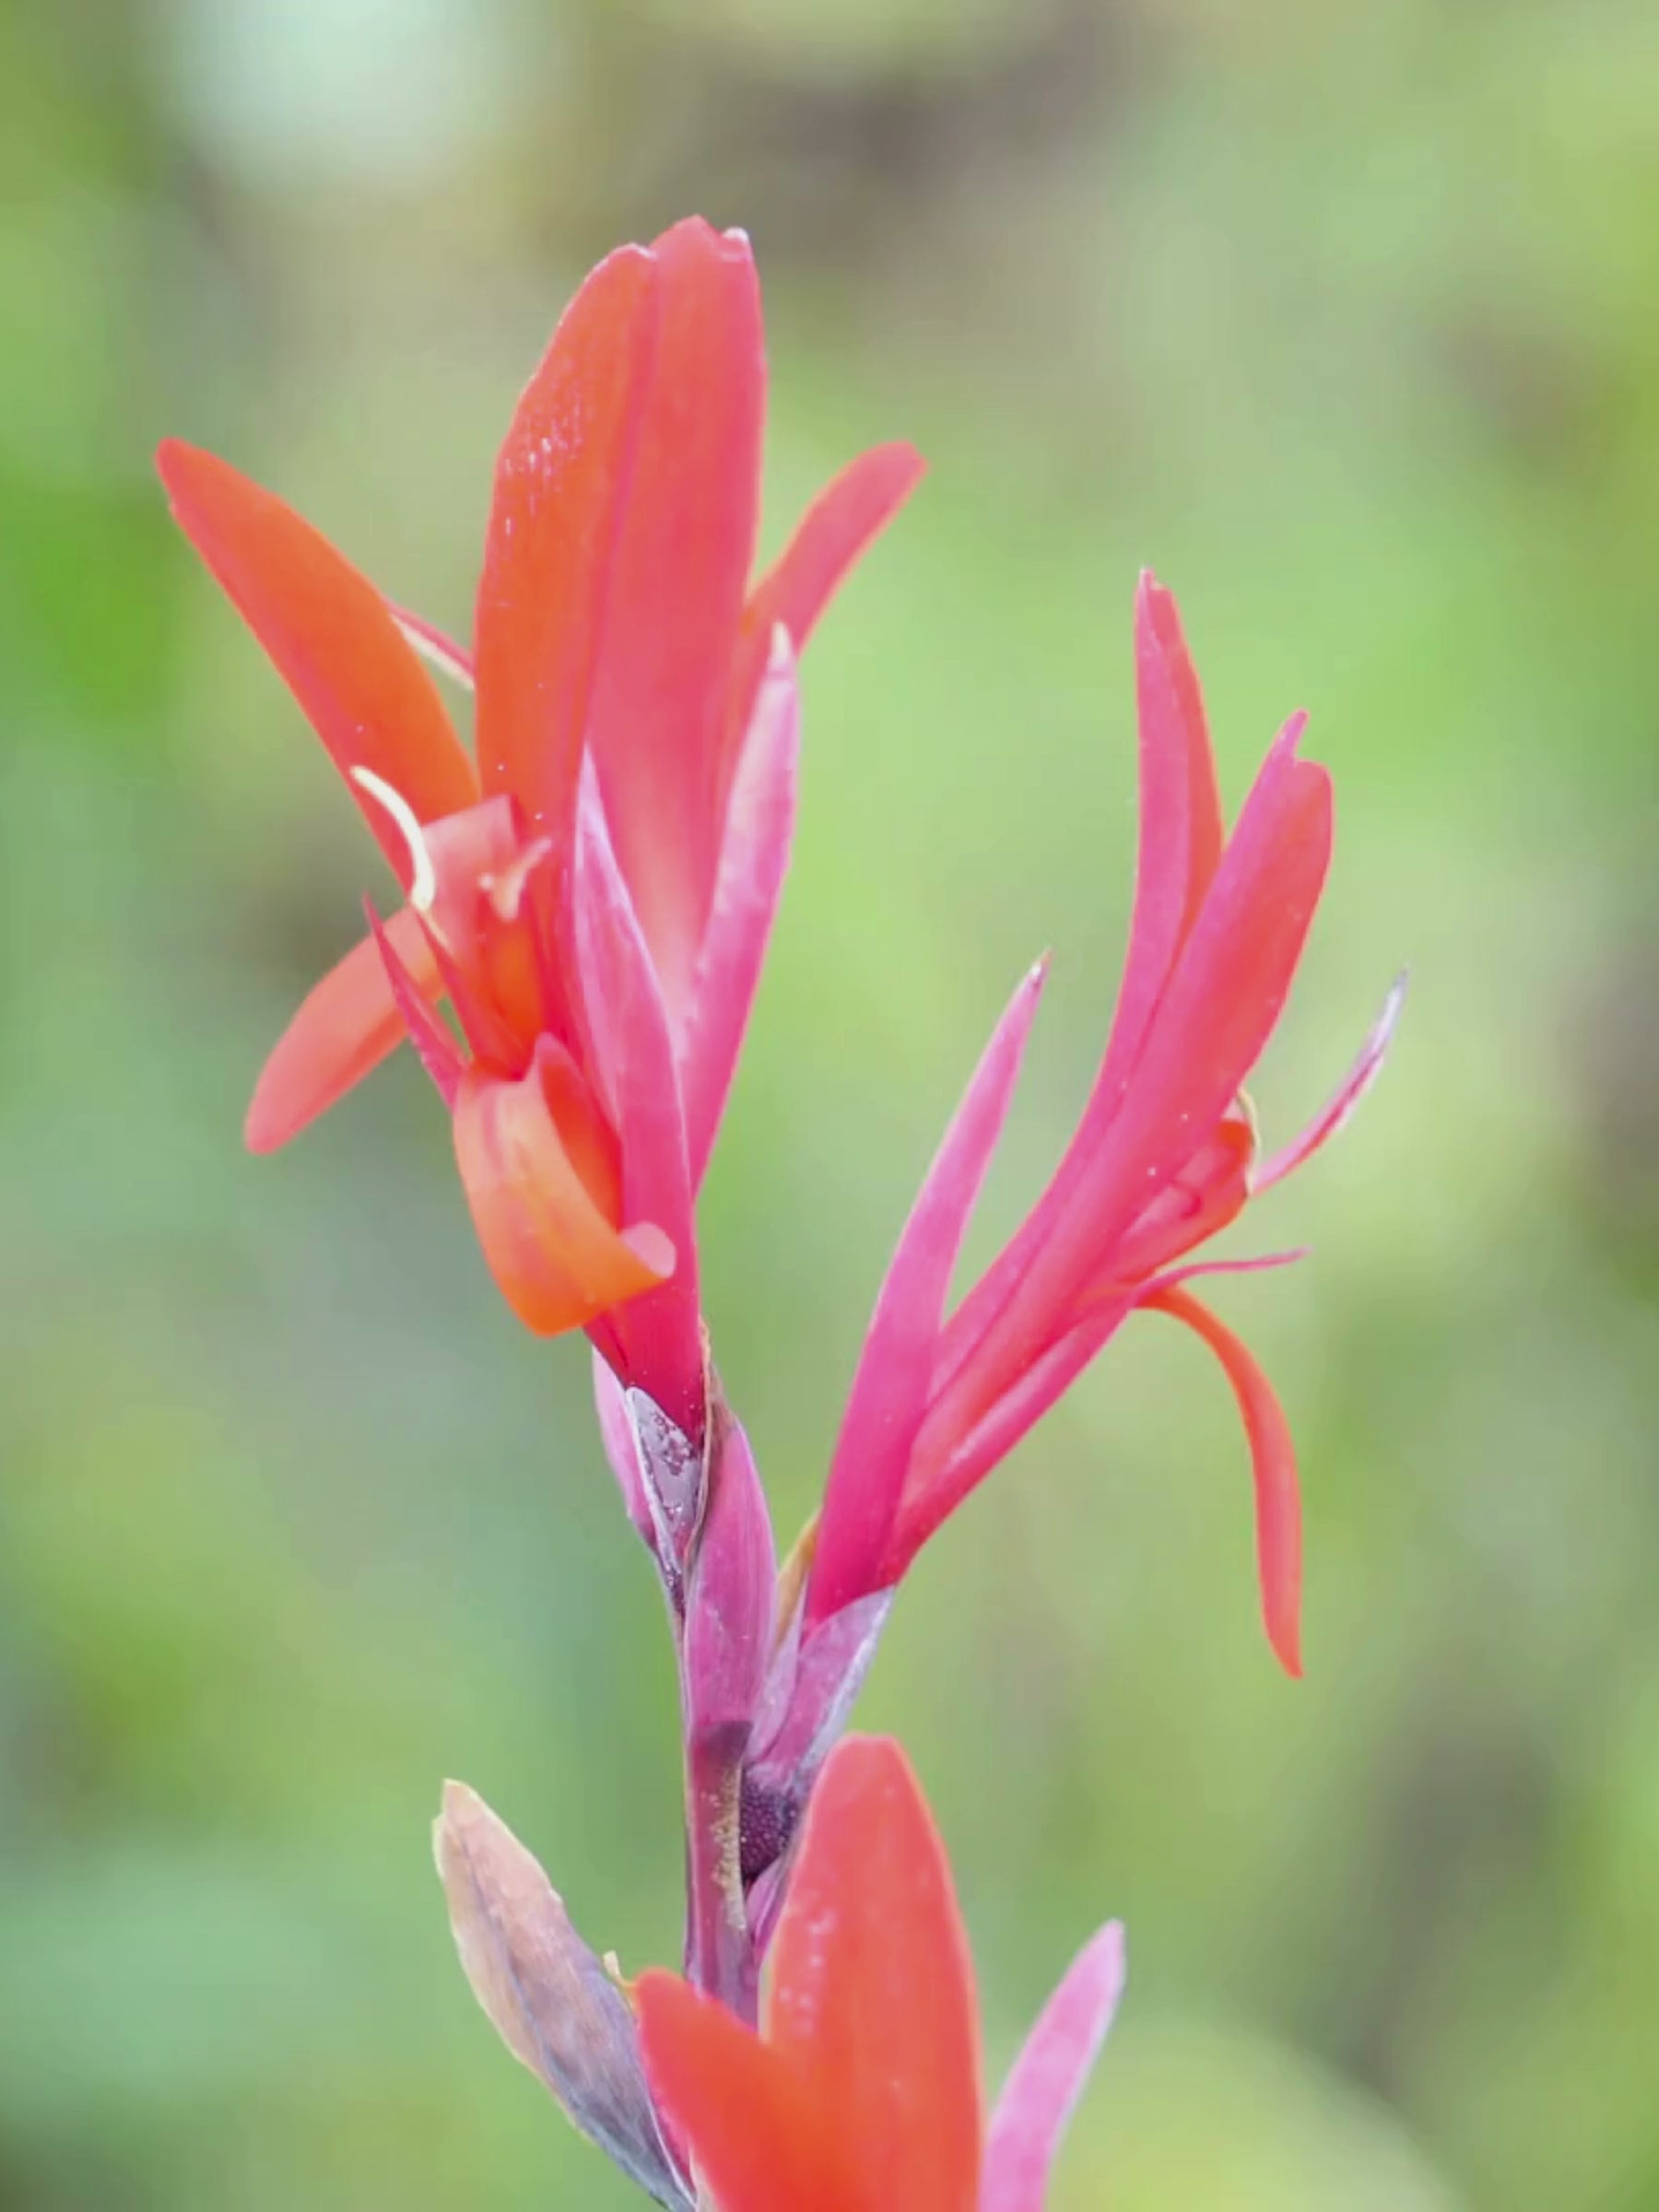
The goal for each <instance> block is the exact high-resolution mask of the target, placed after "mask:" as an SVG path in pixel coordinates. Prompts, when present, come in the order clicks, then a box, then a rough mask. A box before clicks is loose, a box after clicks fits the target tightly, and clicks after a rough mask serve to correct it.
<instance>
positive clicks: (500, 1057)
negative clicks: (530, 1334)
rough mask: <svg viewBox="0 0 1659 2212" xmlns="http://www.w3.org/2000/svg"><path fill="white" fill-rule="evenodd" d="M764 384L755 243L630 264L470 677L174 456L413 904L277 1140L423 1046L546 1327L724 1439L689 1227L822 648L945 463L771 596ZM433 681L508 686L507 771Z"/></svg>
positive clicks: (822, 528) (614, 268)
mask: <svg viewBox="0 0 1659 2212" xmlns="http://www.w3.org/2000/svg"><path fill="white" fill-rule="evenodd" d="M765 383H766V376H765V357H764V350H763V343H762V333H761V322H760V300H759V288H758V286H757V282H756V276H755V266H754V261H753V257H752V255H751V253H750V251H749V247H748V242H747V239H745V238H744V237H743V236H742V234H741V233H739V232H735V231H734V232H727V233H725V234H724V235H722V234H719V233H717V232H715V231H714V230H712V229H710V228H709V226H708V225H707V224H705V223H703V222H701V221H698V220H692V221H688V222H684V223H680V224H678V225H677V226H676V228H675V229H672V230H669V231H667V232H666V233H665V235H664V236H663V237H662V238H660V239H658V240H657V241H656V242H655V243H654V245H653V246H650V247H639V246H625V247H623V248H621V249H620V250H618V252H617V253H612V254H611V255H610V256H609V257H608V259H606V261H604V262H603V263H601V265H599V267H598V268H597V269H595V270H594V273H593V274H592V275H591V276H590V277H588V279H587V280H586V282H585V283H584V284H583V285H582V288H581V290H580V291H579V292H578V293H577V295H576V297H575V299H574V300H572V301H571V306H570V307H569V309H568V310H567V312H566V313H565V314H564V316H563V318H562V319H561V321H560V323H559V328H558V330H557V331H556V333H555V335H554V337H553V340H552V343H551V345H550V347H548V350H547V356H546V358H545V359H544V360H543V361H542V363H541V365H540V367H539V368H538V369H537V371H536V372H535V376H534V377H533V378H532V379H531V382H530V383H529V385H528V387H527V389H526V390H525V392H524V396H523V398H522V399H521V401H520V402H519V406H518V410H517V413H516V415H515V416H514V418H513V422H512V428H511V429H510V431H509V432H508V436H507V441H506V443H505V445H504V446H503V448H502V450H501V455H500V462H499V464H498V466H497V471H496V480H495V496H494V502H493V505H492V509H491V512H490V519H489V526H488V537H487V541H486V546H485V553H484V567H483V574H482V579H481V582H480V585H479V591H478V602H477V629H476V638H475V653H474V654H472V655H468V654H467V653H465V652H463V651H462V649H461V648H460V647H458V646H456V645H454V644H453V643H451V642H450V641H448V640H447V639H445V638H444V637H442V635H441V633H439V632H438V631H436V630H433V629H431V628H430V627H429V625H427V624H425V623H423V622H420V621H419V620H418V619H417V618H414V617H412V616H408V615H406V614H405V613H403V612H402V611H401V610H400V609H398V608H396V607H394V606H392V605H390V604H389V603H388V602H387V601H386V600H385V599H383V598H382V595H381V594H380V593H379V592H378V591H377V590H376V589H375V588H374V586H373V585H371V583H370V582H368V581H367V580H366V579H365V578H364V577H363V576H361V575H360V574H359V572H358V571H356V570H355V569H353V568H352V567H351V565H350V564H349V563H348V562H347V560H346V559H344V558H343V557H342V556H341V555H340V554H338V553H336V552H335V550H334V548H333V547H331V546H329V545H328V544H327V542H326V541H325V540H324V538H322V537H321V536H319V535H318V534H317V533H316V532H315V531H314V530H312V528H311V527H310V525H309V524H306V523H304V522H303V521H301V520H300V517H299V516H298V515H296V514H295V513H293V512H291V511H290V510H289V509H288V507H286V506H285V505H284V504H283V503H282V502H281V501H280V500H277V498H275V497H274V496H273V495H272V494H271V493H269V492H267V491H265V490H263V489H261V488H259V487H258V486H257V485H254V484H253V483H250V482H249V481H248V480H247V478H245V477H241V476H240V475H239V474H238V473H237V472H236V471H235V470H234V469H232V468H230V467H229V465H227V464H226V463H224V462H222V461H219V460H217V459H215V458H214V457H213V456H212V455H211V454H208V453H201V452H198V451H196V450H195V449H194V448H192V447H189V446H186V445H183V444H180V443H178V442H176V441H169V442H168V443H166V444H164V445H163V446H162V448H161V450H160V453H159V457H158V458H159V468H160V473H161V476H162V478H163V481H164V483H165V484H166V487H167V490H168V493H169V495H170V498H171V502H172V507H173V512H174V513H175V515H176V516H177V518H178V520H179V522H180V524H182V528H183V529H184V531H185V533H186V535H188V536H189V537H190V539H191V541H192V543H193V544H194V546H195V547H196V549H197V551H198V552H199V553H200V554H201V555H202V558H203V559H204V560H205V561H206V563H207V566H208V567H209V568H210V569H211V570H212V571H213V573H214V574H215V576H216V577H217V578H218V581H219V582H220V583H221V584H222V585H223V587H224V589H225V591H226V592H227V594H229V597H230V598H231V600H232V601H233V602H234V603H235V605H236V606H237V608H238V609H239V611H240V612H241V615H242V616H243V618H244V619H245V620H246V621H247V622H248V624H249V626H250V627H251V628H252V629H253V632H254V634H255V635H256V636H257V637H258V639H259V641H260V642H261V643H262V644H263V645H264V646H265V650H266V652H267V653H269V654H270V656H271V658H272V660H273V661H274V663H275V664H276V665H277V669H278V671H279V673H280V674H281V675H282V676H283V677H284V678H285V680H286V681H287V682H288V686H289V688H291V689H292V690H293V692H294V694H295V696H296V698H297V699H298V700H299V701H300V706H301V707H302V708H303V709H304V711H305V712H306V714H307V715H308V717H309V718H310V720H311V722H312V724H313V726H314V727H315V729H316V731H317V734H318V735H319V736H320V737H321V738H322V739H323V742H324V746H325V747H327V749H328V751H329V753H330V754H331V756H332V757H333V759H334V760H335V765H336V767H338V768H339V770H340V771H341V772H342V774H343V775H344V776H345V777H346V779H347V784H348V787H349V788H350V790H351V793H352V795H353V797H354V798H355V799H356V800H357V801H358V804H359V806H360V807H361V809H362V811H363V814H364V816H365V818H366V819H367V821H368V824H369V827H370V829H371V831H372V832H373V834H374V836H375V837H376V839H377V840H378V841H379V842H380V845H381V847H382V852H383V853H384V854H385V856H386V858H387V860H388V861H389V862H390V863H391V865H392V867H393V869H394V872H395V874H396V876H397V878H398V881H399V884H400V886H401V888H402V890H403V892H404V895H405V903H404V904H403V905H402V906H400V908H399V909H398V911H397V912H395V913H394V914H393V915H392V916H391V918H390V919H389V920H388V921H386V922H385V923H384V924H382V923H381V922H380V921H379V920H378V919H377V918H376V917H374V916H373V915H372V914H371V917H370V923H371V926H370V934H369V935H367V936H366V937H365V938H364V939H363V940H362V941H361V942H360V943H359V945H358V946H357V947H356V948H355V949H354V950H353V951H351V952H350V953H348V954H347V957H346V958H345V959H344V960H343V961H342V962H341V963H340V964H339V965H338V966H337V967H336V968H335V969H334V970H333V971H332V972H331V973H330V974H328V975H327V976H325V977H324V979H323V981H322V982H320V983H319V984H318V985H317V986H316V988H315V989H314V990H313V991H312V994H311V995H310V996H309V997H308V998H307V999H306V1000H305V1002H304V1004H303V1005H302V1006H300V1010H299V1012H298V1013H297V1015H296V1016H295V1018H294V1019H293V1021H292V1023H291V1024H290V1026H289V1028H288V1030H287V1032H286V1034H285V1035H284V1036H283V1038H282V1039H281V1041H279V1042H278V1044H277V1048H276V1050H275V1052H274V1053H272V1055H271V1057H270V1059H269V1061H268V1062H267V1064H266V1066H265V1072H264V1074H263V1075H262V1076H261V1077H260V1079H259V1083H258V1085H257V1088H256V1089H255V1092H254V1096H253V1104H252V1107H251V1109H250V1111H249V1114H248V1123H247V1138H248V1142H249V1144H250V1146H251V1147H253V1149H254V1150H255V1151H268V1150H271V1149H273V1148H274V1147H277V1146H278V1145H281V1144H284V1143H286V1142H287V1141H288V1138H290V1137H291V1136H293V1135H296V1134H297V1133H298V1132H299V1131H300V1129H302V1128H304V1127H305V1125H306V1124H308V1123H309V1122H311V1121H312V1119H313V1118H314V1117H315V1116H316V1115H317V1114H319V1113H321V1112H324V1109H325V1108H327V1107H328V1106H330V1105H332V1104H333V1103H334V1102H335V1100H336V1099H338V1098H339V1097H340V1096H341V1095H342V1094H343V1093H344V1092H345V1091H346V1090H347V1089H349V1088H351V1086H352V1085H353V1084H355V1083H356V1082H358V1081H359V1079H360V1078H361V1077H363V1076H365V1075H366V1074H367V1073H368V1072H369V1071H370V1070H371V1068H372V1067H373V1066H375V1065H377V1064H378V1063H379V1062H380V1061H381V1060H382V1059H383V1058H384V1057H385V1055H386V1054H387V1053H389V1052H391V1051H392V1049H393V1048H394V1045H395V1044H396V1043H397V1042H399V1041H400V1040H402V1039H403V1038H404V1037H408V1038H409V1039H410V1041H412V1042H413V1043H414V1045H415V1048H416V1050H417V1052H418V1053H419V1056H420V1058H421V1060H422V1062H423V1063H424V1064H425V1065H426V1067H427V1069H428V1071H429V1074H430V1075H431V1077H432V1078H433V1080H434V1082H435V1083H436V1084H437V1086H438V1088H439V1089H440V1091H441V1093H442V1095H443V1098H444V1100H445V1102H446V1104H447V1105H448V1106H449V1107H450V1109H451V1111H452V1113H453V1122H454V1134H455V1149H456V1155H457V1159H458V1162H459V1166H460V1171H461V1176H462V1180H463V1182H464V1184H465V1190H466V1194H467V1198H468V1201H469V1204H470V1206H471V1208H472V1214H473V1218H474V1221H475V1223H476V1225H477V1232H478V1236H479V1240H480V1241H481V1243H482V1245H483V1249H484V1253H485V1256H486V1258H487V1259H488V1263H489V1265H490V1267H491V1268H492V1270H493V1271H494V1274H495V1276H496V1279H497V1281H498V1282H499V1283H500V1288H501V1289H502V1291H503V1292H504V1293H505V1295H506V1297H507V1298H508V1300H510V1302H511V1303H512V1307H513V1309H514V1311H515V1312H517V1313H518V1314H519V1316H520V1318H521V1319H522V1320H523V1321H524V1323H525V1324H527V1325H528V1326H529V1327H531V1328H532V1329H535V1330H536V1331H537V1332H539V1333H541V1334H544V1335H553V1334H556V1333H558V1332H560V1331H562V1330H566V1329H571V1328H576V1327H582V1328H585V1329H587V1331H588V1332H589V1334H590V1335H591V1336H592V1337H593V1339H594V1344H595V1346H596V1347H597V1348H598V1349H599V1351H600V1353H601V1354H602V1355H603V1357H604V1358H605V1359H606V1361H607V1362H608V1363H609V1365H610V1366H611V1368H612V1369H613V1370H614V1371H615V1372H616V1373H617V1374H618V1377H619V1378H620V1379H621V1380H622V1381H623V1382H626V1383H628V1384H629V1385H632V1386H635V1387H638V1388H640V1389H641V1390H643V1391H644V1392H646V1393H647V1394H649V1395H650V1396H651V1397H652V1398H653V1400H654V1402H655V1403H656V1404H657V1405H659V1406H661V1407H662V1408H663V1409H664V1410H665V1412H667V1413H668V1414H669V1416H670V1417H671V1418H673V1419H674V1420H675V1421H676V1422H677V1424H678V1425H679V1427H680V1428H681V1429H682V1430H685V1431H686V1432H687V1433H688V1434H689V1435H690V1436H691V1437H692V1438H694V1439H695V1438H697V1437H700V1434H701V1430H702V1424H703V1418H704V1406H703V1397H702V1391H703V1382H702V1365H703V1351H702V1346H701V1332H700V1322H699V1315H698V1295H697V1276H696V1252H695V1245H694V1241H693V1228H692V1199H693V1194H694V1193H695V1191H696V1188H697V1185H698V1183H699V1182H700V1179H701V1176H702V1172H703V1170H704V1168H705V1166H706V1164H707V1161H708V1157H709V1153H710V1149H711V1147H712V1143H713V1139H714V1134H715V1130H716V1128H717V1126H718V1124H719V1121H720V1117H721V1112H722V1109H723V1106H724V1100H725V1095H726V1091H727V1088H728V1086H729V1084H730V1081H731V1077H732V1072H733V1068H734V1065H735V1060H736V1056H737V1052H738V1049H739V1046H740V1044H741V1041H742V1038H743V1033H744V1030H745V1027H746V1025H747V1018H748V1012H749V1006H750V1003H751V1000H752V997H753V994H754V990H755V985H756V982H757V980H758V976H759V967H760V961H761V958H762V955H763V952H764V948H765V944H766V940H767V936H768V935H769V932H770V928H771V920H772V916H773V912H774V911H775V907H776V903H777V899H778V894H779V891H780V889H781V887H782V877H783V872H784V868H785V865H786V862H787V857H788V851H789V843H790V837H791V831H792V828H793V818H794V779H795V762H796V748H797V743H798V722H797V714H796V700H795V679H794V659H793V653H794V649H796V648H798V647H799V646H800V645H801V644H802V643H803V642H804V641H805V640H806V637H807V635H808V633H809V632H810V630H811V629H812V627H813V625H814V623H815V622H816V621H817V619H818V616H819V614H820V613H821V611H822V609H823V607H824V606H825V605H826V603H827V602H828V600H829V598H830V594H832V592H833V591H834V589H835V587H836V585H837V583H838V582H840V580H841V577H842V576H843V575H844V574H845V572H846V571H847V569H848V568H849V567H850V566H851V564H852V563H853V560H854V559H856V558H857V556H858V555H859V553H860V552H861V551H862V550H863V549H864V547H865V546H866V545H867V544H868V542H869V541H870V539H871V538H872V537H873V536H874V535H876V534H877V531H878V530H879V529H880V528H881V526H882V525H883V524H885V523H886V522H887V521H888V518H889V517H890V516H891V515H892V514H893V512H895V511H896V509H897V508H898V507H899V505H900V503H901V502H902V500H904V498H905V496H906V495H907V493H908V492H909V491H910V489H911V488H912V485H913V484H914V482H915V480H916V477H917V476H918V474H919V471H920V464H919V462H918V461H917V458H916V456H915V454H914V453H912V451H911V449H910V448H909V447H907V446H900V445H895V446H886V447H882V448H879V449H877V451H875V452H872V453H865V455H864V456H863V458H862V459H860V460H858V461H856V462H854V463H853V465H852V466H851V467H850V468H848V469H847V470H846V471H844V472H843V474H842V475H841V476H840V477H837V478H836V480H835V481H834V482H833V483H832V484H831V485H830V488H828V489H827V490H826V491H825V492H824V493H823V494H822V495H821V496H820V498H819V499H818V501H817V503H816V504H815V505H814V506H813V507H812V508H811V510H810V511H809V512H808V513H807V514H806V518H805V520H804V521H803V522H802V524H801V525H800V527H799V529H798V530H797V532H796V534H795V535H794V539H793V541H792V542H791V544H790V545H789V547H788V548H787V550H786V551H785V552H784V553H783V555H782V559H780V560H779V561H778V563H777V565H776V566H775V567H774V568H772V569H771V571H768V572H767V573H766V574H765V575H763V576H762V577H761V578H760V579H759V582H755V583H752V584H751V582H750V581H749V571H750V567H751V563H752V561H753V559H754V550H755V533H756V519H757V512H758V502H759V464H760V441H761V428H762V414H763V409H764V402H765ZM423 659H424V660H425V661H428V662H431V663H435V664H436V665H438V666H439V667H440V668H441V669H442V670H444V671H445V672H447V673H448V674H449V675H450V676H452V677H455V678H456V679H457V680H459V681H462V682H464V683H474V682H476V688H477V715H476V730H477V747H476V754H477V759H476V763H475V760H474V759H473V758H472V757H470V756H469V755H468V753H467V751H466V750H465V747H463V745H462V744H461V741H460V739H459V738H458V737H457V735H456V734H455V731H454V728H453V724H452V723H451V720H450V716H449V714H448V712H447V711H446V709H445V707H444V705H443V702H442V700H441V697H440V695H439V692H438V690H437V688H436V687H435V686H434V684H433V682H432V679H431V677H430V676H429V674H428V671H427V668H426V666H424V665H422V664H423ZM445 1002H447V1006H448V1011H449V1014H450V1016H452V1017H453V1024H454V1027H453V1028H452V1026H451V1023H450V1022H449V1021H448V1020H446V1019H445V1018H444V1017H443V1015H442V1013H441V1006H443V1004H444V1003H445ZM456 1030H458V1031H459V1035H458V1036H457V1034H456Z"/></svg>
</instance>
